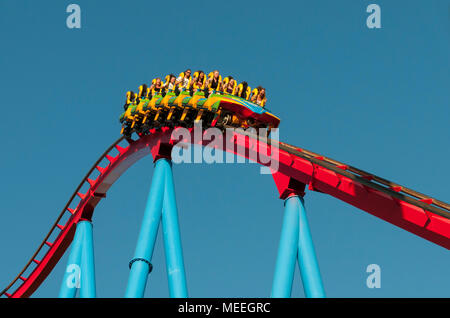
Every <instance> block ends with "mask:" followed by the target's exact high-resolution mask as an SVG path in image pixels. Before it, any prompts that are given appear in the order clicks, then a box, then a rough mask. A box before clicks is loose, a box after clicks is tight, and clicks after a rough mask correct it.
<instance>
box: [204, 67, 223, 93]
mask: <svg viewBox="0 0 450 318" xmlns="http://www.w3.org/2000/svg"><path fill="white" fill-rule="evenodd" d="M221 85H222V81H221V78H220V73H219V71H218V70H214V71H213V72H212V75H211V76H210V78H209V79H208V83H207V86H208V89H209V93H211V92H212V91H220V87H221Z"/></svg>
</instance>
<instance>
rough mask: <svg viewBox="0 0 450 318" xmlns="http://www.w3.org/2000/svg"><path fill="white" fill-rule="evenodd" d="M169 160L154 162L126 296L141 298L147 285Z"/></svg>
mask: <svg viewBox="0 0 450 318" xmlns="http://www.w3.org/2000/svg"><path fill="white" fill-rule="evenodd" d="M167 168H169V169H170V162H169V161H168V160H167V159H164V158H161V159H159V160H157V161H156V162H155V169H154V172H153V179H152V185H151V187H150V193H149V196H148V199H147V205H146V207H145V212H144V219H143V220H142V225H141V231H140V233H139V238H138V242H137V246H136V250H135V253H134V258H133V259H132V260H131V261H130V275H129V278H128V285H127V289H126V292H125V297H127V298H142V297H143V296H144V292H145V287H146V285H147V277H148V274H149V273H150V272H151V271H152V268H153V267H152V264H151V263H150V262H151V259H152V255H153V249H154V247H155V242H156V237H157V235H158V228H159V223H160V221H161V211H162V204H163V199H164V184H165V170H166V169H167Z"/></svg>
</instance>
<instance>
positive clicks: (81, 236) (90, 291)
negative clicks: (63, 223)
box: [59, 219, 96, 298]
mask: <svg viewBox="0 0 450 318" xmlns="http://www.w3.org/2000/svg"><path fill="white" fill-rule="evenodd" d="M78 289H80V297H81V298H95V297H96V287H95V266H94V244H93V234H92V223H91V222H90V221H88V220H84V219H83V220H81V221H79V222H78V223H77V228H76V231H75V236H74V239H73V242H72V248H71V251H70V254H69V259H68V261H67V267H66V271H65V273H64V277H63V281H62V284H61V288H60V291H59V298H75V296H76V294H77V291H78Z"/></svg>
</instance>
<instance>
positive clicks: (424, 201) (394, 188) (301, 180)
mask: <svg viewBox="0 0 450 318" xmlns="http://www.w3.org/2000/svg"><path fill="white" fill-rule="evenodd" d="M190 130H192V128H191V129H190ZM172 131H173V129H169V128H163V129H162V130H161V131H158V132H156V131H152V132H151V134H150V135H147V136H143V137H141V138H140V139H138V140H136V141H130V142H128V144H127V146H120V144H121V143H123V142H125V141H124V138H123V137H122V138H119V139H118V140H117V141H116V142H114V143H113V144H112V145H111V146H110V147H109V148H108V149H107V150H106V151H105V153H104V154H103V155H102V156H101V157H100V158H99V159H98V160H97V162H96V163H95V164H94V166H93V167H92V168H91V169H90V170H89V172H88V174H87V175H86V177H85V178H83V180H82V182H81V183H80V185H79V186H78V187H77V189H76V191H75V192H74V194H73V195H72V196H71V198H70V200H69V202H68V203H67V204H66V206H65V207H64V209H63V210H62V212H61V214H60V215H59V216H58V218H57V220H56V222H55V223H54V224H53V226H52V227H51V229H50V232H49V233H48V234H47V236H46V237H45V239H44V241H43V242H42V243H41V244H40V246H39V247H38V249H37V251H36V252H35V254H34V255H33V256H32V257H31V259H30V260H29V262H28V263H27V264H26V265H25V267H24V269H23V270H22V271H21V272H20V273H19V275H17V277H16V278H15V279H14V280H13V281H12V282H11V283H10V284H9V285H8V286H7V287H6V288H5V289H4V290H3V291H2V292H1V294H0V296H2V295H6V296H8V297H13V298H18V297H29V296H31V295H32V294H33V292H34V291H35V290H36V289H37V288H38V287H39V286H40V285H41V283H42V282H43V281H44V280H45V279H46V277H47V276H48V275H49V274H50V272H51V271H52V269H53V268H54V267H55V265H56V264H57V263H58V261H59V260H60V258H61V257H62V255H63V254H64V252H65V251H66V249H67V248H68V247H69V245H70V243H71V242H72V239H73V236H74V233H75V228H76V224H77V222H78V221H79V220H80V219H91V217H92V214H93V212H94V209H95V207H96V206H97V204H98V203H99V202H100V200H101V199H102V198H104V197H105V196H106V193H107V191H108V190H109V188H110V187H111V186H112V185H113V184H114V182H116V181H117V180H118V179H119V177H120V176H121V175H122V174H123V173H124V172H125V171H126V170H127V169H128V168H129V167H131V166H132V165H133V164H134V163H136V162H137V161H138V160H140V159H141V158H143V157H145V156H147V155H149V154H153V155H154V157H155V154H156V153H161V152H164V151H170V150H171V148H172V147H173V146H175V145H176V144H177V143H179V142H182V143H191V144H195V143H197V144H201V145H203V146H213V147H215V148H218V149H221V150H223V151H227V152H230V153H234V154H237V155H240V156H243V157H245V158H247V159H251V160H253V159H254V158H257V159H256V161H257V162H258V163H260V164H262V165H267V162H269V159H271V160H277V161H278V166H279V168H278V170H277V171H276V172H273V177H274V180H275V183H276V186H277V188H278V191H279V193H280V197H281V198H285V197H287V196H289V195H290V194H292V193H294V194H302V193H303V190H304V188H305V185H308V188H309V189H310V190H313V191H319V192H323V193H326V194H329V195H331V196H333V197H335V198H337V199H339V200H342V201H344V202H346V203H348V204H351V205H353V206H355V207H357V208H359V209H361V210H364V211H366V212H368V213H370V214H372V215H375V216H377V217H379V218H381V219H383V220H385V221H387V222H389V223H392V224H394V225H396V226H398V227H400V228H402V229H404V230H407V231H409V232H411V233H414V234H416V235H418V236H420V237H422V238H424V239H426V240H429V241H431V242H433V243H435V244H438V245H440V246H442V247H444V248H447V249H450V206H449V205H448V204H447V203H444V202H442V201H439V200H436V199H433V198H430V197H428V196H426V195H424V194H421V193H418V192H416V191H413V190H411V189H408V188H406V187H402V186H400V185H398V184H395V183H392V182H390V181H387V180H385V179H382V178H379V177H377V176H374V175H372V174H370V173H367V172H365V171H362V170H359V169H357V168H354V167H351V166H348V165H344V164H342V163H340V162H338V161H335V160H332V159H329V158H326V157H324V156H320V155H317V154H315V153H312V152H310V151H307V150H303V149H300V148H296V147H293V146H290V145H287V144H284V143H279V144H278V143H275V142H273V141H271V140H266V139H263V138H262V139H261V138H260V139H259V140H258V139H257V138H256V137H255V136H254V135H247V136H246V137H245V136H243V135H240V134H238V133H237V132H233V134H232V135H231V136H230V138H231V140H229V141H228V142H227V141H226V140H224V139H220V140H215V141H214V143H213V144H214V145H212V143H210V141H196V140H194V139H190V140H173V139H172V135H171V134H172ZM192 135H193V134H191V136H192ZM227 137H228V135H227V136H226V137H225V138H227ZM271 143H272V146H273V147H269V145H270V144H271ZM113 152H116V153H117V152H118V154H116V155H115V156H113V155H112V153H113ZM104 159H107V160H108V161H109V164H108V165H107V166H106V167H100V166H99V164H100V163H101V162H102V161H103V160H104ZM95 170H98V171H99V173H100V174H99V175H98V177H97V178H96V179H95V180H93V179H91V178H90V177H91V176H92V175H93V174H94V171H95ZM86 183H88V185H89V190H88V191H87V193H84V194H83V193H80V192H79V191H80V189H81V188H82V187H83V186H84V185H85V184H86ZM77 196H78V197H79V198H80V200H79V202H78V205H77V206H76V208H74V209H70V206H71V205H72V204H73V203H74V200H75V198H76V197H77ZM67 213H69V214H70V218H69V219H68V221H67V222H66V223H65V224H59V223H60V221H61V220H62V219H63V217H64V216H66V215H67ZM55 231H58V232H59V234H57V236H56V239H55V240H54V241H53V242H48V239H49V238H50V237H51V236H52V234H54V233H55ZM40 253H41V254H43V255H44V256H43V257H42V259H40V260H38V259H36V257H37V256H38V254H40ZM25 272H30V274H29V275H28V276H27V277H24V276H23V275H24V273H25Z"/></svg>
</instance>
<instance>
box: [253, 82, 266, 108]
mask: <svg viewBox="0 0 450 318" xmlns="http://www.w3.org/2000/svg"><path fill="white" fill-rule="evenodd" d="M256 90H257V93H256V94H253V95H252V98H251V102H253V103H255V104H257V105H259V106H261V107H264V105H265V104H266V101H267V98H266V89H265V88H264V87H261V86H258V87H257V88H256Z"/></svg>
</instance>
